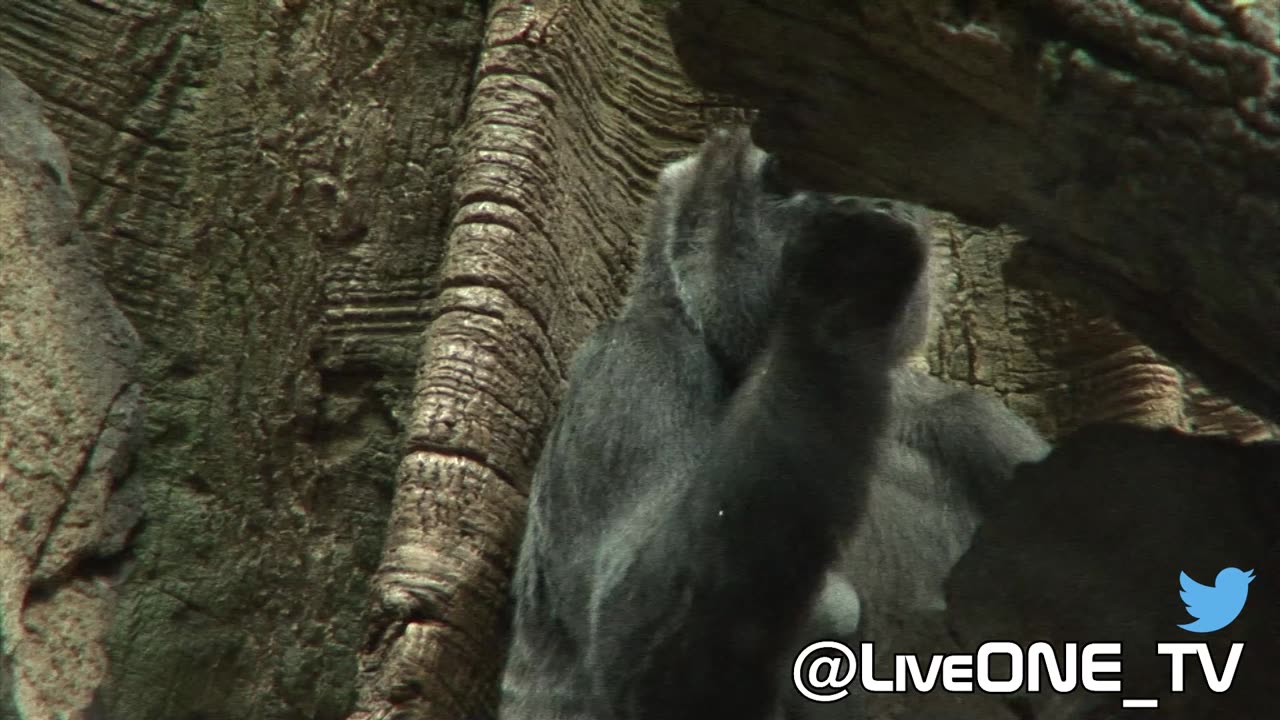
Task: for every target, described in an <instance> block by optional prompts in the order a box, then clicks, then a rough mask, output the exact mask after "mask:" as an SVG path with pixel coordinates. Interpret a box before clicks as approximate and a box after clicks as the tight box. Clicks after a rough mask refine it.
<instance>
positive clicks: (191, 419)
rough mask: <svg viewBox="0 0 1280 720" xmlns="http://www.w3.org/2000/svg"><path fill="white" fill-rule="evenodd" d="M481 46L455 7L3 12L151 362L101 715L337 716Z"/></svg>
mask: <svg viewBox="0 0 1280 720" xmlns="http://www.w3.org/2000/svg"><path fill="white" fill-rule="evenodd" d="M483 21H484V18H483V12H482V10H481V6H480V3H479V2H468V1H464V0H457V1H453V0H443V1H436V2H432V3H405V2H400V1H399V0H358V1H357V0H339V1H336V2H326V3H308V2H295V1H293V0H290V1H289V2H275V3H259V2H232V1H230V0H209V1H208V2H169V1H168V0H128V1H126V2H118V3H117V2H111V3H105V2H104V3H98V2H70V1H69V0H21V1H20V2H4V3H0V64H3V65H7V66H9V67H10V68H11V69H12V70H13V71H14V72H15V73H16V74H17V75H18V76H19V77H20V78H22V79H23V80H24V81H25V82H26V83H27V84H29V85H30V86H31V87H32V88H34V89H35V90H36V91H37V92H39V93H40V94H41V95H43V96H44V98H45V101H46V102H45V108H46V111H47V115H48V118H49V121H50V123H51V124H52V126H53V128H54V129H55V131H56V132H57V133H58V134H59V135H60V136H61V137H62V138H64V140H65V141H66V143H67V145H68V148H69V149H70V154H71V166H72V172H71V176H70V178H71V180H72V184H73V185H74V187H75V190H76V195H77V198H78V200H79V203H80V207H81V222H82V225H83V227H84V229H85V234H86V236H87V238H88V239H89V240H90V241H91V243H92V246H93V248H94V249H95V250H96V251H97V258H98V261H99V263H98V264H99V266H100V267H101V270H102V273H103V275H104V276H105V278H106V282H107V286H108V287H109V288H110V290H111V292H112V294H113V295H114V296H115V298H116V301H117V302H118V303H119V305H120V307H121V309H122V310H123V311H124V313H125V314H126V315H127V316H128V317H129V319H130V320H131V321H132V323H133V324H134V326H135V327H136V328H137V330H138V333H139V334H140V335H141V338H142V347H143V353H142V361H141V377H140V381H141V383H142V385H143V386H144V388H145V395H146V427H145V443H144V445H143V449H142V451H141V452H140V454H139V455H138V457H137V461H136V463H135V466H134V471H133V473H132V475H131V482H136V483H138V484H139V485H140V486H141V487H142V488H143V489H144V492H145V507H146V516H145V519H144V525H143V527H142V530H141V532H140V533H139V534H138V535H137V537H136V539H135V541H134V542H133V544H132V546H131V549H130V551H129V556H130V557H131V558H132V562H133V567H132V572H131V574H130V577H129V581H128V583H127V584H126V585H125V586H124V587H123V589H122V592H123V597H122V600H121V602H120V604H119V605H118V607H117V608H116V610H115V612H114V614H113V615H112V617H111V620H110V627H109V630H108V633H107V636H106V637H107V642H106V644H107V650H108V656H109V658H110V661H111V669H110V673H109V677H108V679H107V680H106V681H105V682H104V683H103V686H102V687H103V691H104V692H103V693H102V694H103V701H104V703H105V705H106V709H107V710H108V712H107V716H108V717H110V718H113V719H114V718H119V719H121V720H124V719H128V720H149V719H153V720H187V719H191V720H194V719H196V718H245V719H255V718H317V719H318V718H328V719H334V718H342V717H345V716H346V714H347V713H348V712H349V710H350V708H351V706H352V703H353V702H354V699H355V685H354V681H355V673H356V666H357V664H356V649H357V648H358V647H360V644H361V642H362V640H363V638H364V637H365V628H366V616H367V610H366V608H367V606H368V591H369V580H370V578H371V577H372V575H373V572H374V570H375V569H376V567H377V564H378V558H379V553H380V551H381V548H382V544H383V534H384V531H385V527H386V522H387V517H388V514H389V510H390V502H391V496H392V491H393V485H392V481H393V476H394V471H395V467H396V463H397V462H398V460H399V457H400V450H401V446H400V438H401V433H402V430H403V427H404V424H405V422H406V420H407V419H408V415H409V409H408V407H409V402H408V401H409V398H410V395H411V392H412V382H413V373H414V370H415V367H416V364H417V357H418V348H419V344H420V337H421V333H422V331H423V329H424V328H425V327H426V325H427V324H428V322H429V321H430V320H431V318H432V317H434V316H435V314H436V313H437V308H438V302H437V297H436V295H437V285H436V278H437V273H438V263H439V258H440V255H441V252H442V249H443V245H442V243H441V238H442V231H443V228H444V226H445V221H446V220H447V211H448V208H449V203H450V195H449V193H450V189H451V187H452V178H453V176H454V171H455V160H454V137H453V135H454V132H455V131H456V129H457V128H458V126H459V123H460V122H461V119H462V117H463V108H464V107H465V102H466V97H467V94H468V92H469V91H470V78H471V73H472V70H473V68H474V64H475V58H476V49H477V46H478V42H479V38H480V33H481V31H482V29H483ZM5 263H6V264H7V260H6V261H5ZM0 332H3V331H0ZM50 392H52V393H54V394H55V396H60V395H61V394H63V393H69V392H70V389H68V388H64V387H58V388H52V389H50ZM10 412H12V406H11V404H10V403H9V402H8V401H5V408H4V411H3V413H4V414H8V413H10ZM24 417H25V413H24ZM73 441H74V442H77V443H78V442H81V441H80V440H79V439H73V437H68V438H66V440H65V442H66V443H71V442H73ZM0 442H3V441H0ZM68 447H70V445H68ZM7 579H8V578H7V576H6V581H7ZM4 614H5V617H6V618H7V617H8V612H7V608H6V612H5V613H4ZM68 631H72V629H71V628H68ZM75 631H76V632H79V631H80V630H75ZM83 631H84V632H90V631H91V630H90V629H89V628H85V629H84V630H83ZM17 639H18V638H17V637H14V636H11V635H10V634H9V633H8V632H6V634H5V638H4V646H5V647H6V648H7V647H9V643H10V642H12V641H14V640H17ZM63 651H64V652H65V653H71V652H73V651H74V648H71V647H67V648H65V649H64V650H63ZM19 670H21V668H17V667H7V668H6V671H7V672H6V673H5V674H6V675H11V674H14V673H16V672H18V671H19ZM55 679H56V678H55ZM55 684H56V683H55ZM62 687H63V689H64V690H67V691H70V690H71V689H72V687H73V686H70V685H64V686H62ZM76 696H77V697H79V694H78V693H77V694H76ZM24 712H26V713H27V714H26V715H25V717H27V718H45V717H50V718H52V717H53V716H52V715H48V714H41V713H40V712H38V711H36V710H34V709H30V708H26V709H24Z"/></svg>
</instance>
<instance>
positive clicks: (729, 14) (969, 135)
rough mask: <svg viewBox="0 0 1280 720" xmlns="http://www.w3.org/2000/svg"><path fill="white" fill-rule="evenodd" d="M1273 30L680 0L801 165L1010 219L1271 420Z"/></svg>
mask: <svg viewBox="0 0 1280 720" xmlns="http://www.w3.org/2000/svg"><path fill="white" fill-rule="evenodd" d="M1278 31H1280V9H1278V8H1277V7H1276V5H1275V4H1274V3H1253V2H1237V1H1235V0H1212V1H1208V0H1205V1H1201V0H1197V1H1192V0H1116V1H1114V2H1088V1H1086V0H1030V1H1027V2H1023V1H1022V0H1019V1H1018V2H1004V1H999V0H984V1H980V2H960V1H959V0H913V1H911V2H900V3H833V2H829V1H827V0H799V1H794V2H793V1H792V0H760V1H758V2H752V3H739V2H730V1H728V0H686V1H685V2H682V3H681V4H680V11H679V12H678V13H677V14H676V15H675V16H674V22H673V32H674V34H675V37H676V45H677V47H678V49H679V51H680V52H681V56H682V60H683V62H684V67H685V68H686V69H687V70H688V72H689V73H690V75H691V77H692V78H693V79H694V80H695V81H696V82H697V83H699V84H701V85H703V86H705V87H707V88H709V89H712V90H715V91H719V92H732V93H735V94H737V95H739V96H740V97H742V98H744V100H745V102H746V103H748V104H749V105H752V106H755V107H759V108H761V109H762V116H761V119H760V120H759V122H758V123H757V125H756V133H757V137H758V139H759V141H760V142H761V143H762V144H763V145H764V146H765V147H766V148H767V149H770V150H773V151H775V152H777V153H778V154H779V156H780V157H781V158H782V160H783V165H784V167H786V168H787V169H789V170H790V171H791V172H793V173H794V174H795V175H796V176H797V177H799V178H801V179H802V180H804V181H806V182H808V183H811V184H813V185H815V186H817V187H823V188H840V189H842V190H850V191H857V192H870V193H875V194H887V195H895V196H902V197H907V198H910V199H914V200H918V201H922V202H924V203H925V204H927V205H930V206H933V207H939V208H943V209H947V210H951V211H954V212H956V213H957V214H959V215H960V216H961V217H964V218H968V219H970V220H974V221H977V222H980V223H992V222H995V221H1007V222H1010V223H1012V224H1013V225H1015V226H1016V227H1017V228H1018V229H1020V230H1022V231H1024V232H1025V233H1026V234H1027V235H1028V236H1029V237H1030V239H1031V242H1030V243H1029V244H1028V245H1027V246H1026V247H1024V248H1022V249H1021V251H1022V253H1023V257H1022V258H1021V261H1020V265H1019V268H1020V273H1017V274H1016V276H1017V277H1019V278H1021V281H1022V282H1023V283H1028V284H1035V285H1037V286H1040V287H1046V288H1050V289H1053V290H1056V291H1058V292H1060V293H1062V294H1064V295H1067V296H1070V297H1072V298H1075V299H1076V300H1078V301H1081V302H1085V303H1087V304H1089V305H1090V306H1092V307H1094V308H1096V309H1099V310H1103V311H1106V312H1108V313H1110V314H1112V315H1114V316H1115V317H1118V318H1120V319H1121V320H1122V321H1123V322H1124V323H1125V325H1126V326H1128V327H1131V328H1133V329H1135V330H1136V331H1137V332H1138V334H1139V335H1140V336H1141V337H1142V338H1143V339H1144V340H1146V341H1147V342H1149V343H1151V344H1152V345H1153V346H1154V347H1156V348H1157V349H1158V350H1160V351H1162V352H1163V353H1165V354H1166V355H1168V356H1169V357H1171V358H1173V359H1174V360H1175V361H1177V362H1179V363H1180V364H1182V365H1184V366H1186V367H1187V368H1189V369H1191V370H1193V371H1195V372H1196V373H1197V374H1198V375H1200V376H1201V377H1203V378H1204V379H1205V380H1206V381H1208V382H1209V384H1210V385H1211V386H1212V387H1215V388H1218V389H1219V390H1221V391H1224V392H1226V393H1228V394H1230V396H1231V397H1232V398H1233V399H1234V400H1236V401H1237V402H1239V403H1241V404H1244V405H1246V406H1248V407H1250V408H1251V409H1253V410H1255V411H1257V412H1260V413H1262V414H1264V415H1267V416H1269V417H1270V418H1271V419H1273V420H1275V419H1280V325H1277V323H1276V322H1275V318H1274V314H1275V308H1276V307H1277V305H1280V282H1277V278H1280V253H1276V252H1275V247H1274V245H1275V242H1274V241H1275V238H1276V237H1277V234H1278V233H1280V204H1277V201H1276V200H1275V198H1276V197H1277V196H1278V195H1280V175H1277V174H1276V173H1275V171H1274V168H1275V167H1276V164H1277V162H1280V73H1278V72H1277V68H1278V67H1280V64H1278V62H1280V42H1278V41H1277V39H1276V38H1277V32H1278Z"/></svg>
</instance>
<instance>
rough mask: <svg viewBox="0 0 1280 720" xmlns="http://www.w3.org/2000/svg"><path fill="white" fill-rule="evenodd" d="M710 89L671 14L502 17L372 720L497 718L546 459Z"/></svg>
mask: <svg viewBox="0 0 1280 720" xmlns="http://www.w3.org/2000/svg"><path fill="white" fill-rule="evenodd" d="M696 98H697V96H696V95H694V94H693V93H692V92H691V91H689V89H688V88H687V87H686V86H685V85H684V84H683V83H682V81H681V80H680V78H679V75H678V74H677V73H676V71H675V69H674V60H673V57H672V55H671V51H670V47H669V45H668V43H667V41H666V37H665V32H664V31H663V29H662V24H661V14H660V13H658V12H656V11H655V10H654V8H653V7H652V6H651V5H648V4H646V3H641V2H632V1H630V0H618V1H606V2H596V3H574V2H532V3H530V2H497V3H494V5H493V7H492V8H491V10H490V16H489V22H488V30H487V33H486V37H485V43H484V51H483V55H482V56H481V59H480V64H479V68H478V70H477V73H476V80H475V87H474V90H473V94H472V97H471V102H470V107H469V108H468V119H467V130H466V135H465V142H464V147H463V150H462V155H461V157H460V166H461V168H462V174H461V176H460V177H459V179H458V183H457V187H456V189H455V193H454V196H455V198H456V200H455V201H456V204H457V210H456V211H455V214H454V217H453V222H452V225H451V227H450V231H449V234H448V246H447V247H448V250H447V257H446V260H445V263H444V266H443V268H442V271H441V281H440V286H441V295H440V300H439V307H440V313H439V315H438V317H437V319H436V320H435V321H434V322H433V324H432V326H431V329H430V331H429V333H428V337H427V340H426V343H425V346H424V349H423V361H422V362H423V365H422V367H423V369H422V372H421V375H420V377H419V381H418V390H417V393H416V395H415V398H414V412H413V419H412V421H411V423H410V427H409V431H408V445H409V447H410V449H411V452H410V454H409V456H408V457H407V458H406V459H405V461H404V462H403V463H401V466H400V473H399V477H398V482H397V488H398V489H397V496H396V500H395V507H394V510H393V514H392V520H391V526H390V529H389V533H388V540H387V546H386V550H385V552H384V556H383V562H382V566H381V568H380V570H379V572H378V577H377V584H376V591H377V601H376V602H377V606H378V607H377V609H376V610H375V620H374V626H373V637H372V638H371V641H370V650H369V652H367V653H366V655H365V657H364V662H363V676H362V678H361V686H362V697H361V702H360V709H361V712H359V713H357V715H355V716H354V717H357V718H373V717H377V718H382V717H391V716H394V717H413V718H432V719H435V718H438V719H440V720H456V719H457V718H467V717H473V716H484V715H485V714H486V713H489V712H492V707H493V701H494V699H495V697H496V696H495V695H494V688H495V682H496V678H497V673H498V670H499V668H500V665H501V662H502V659H503V656H504V644H505V641H506V636H505V632H504V630H503V628H504V625H505V620H504V618H505V616H506V612H507V609H508V608H507V603H506V588H507V582H508V578H509V576H510V573H511V569H512V566H511V563H512V560H513V558H514V552H515V548H516V544H517V543H518V542H519V538H520V534H521V530H522V525H523V514H524V498H525V496H526V495H527V492H528V482H529V478H530V476H531V474H532V468H533V463H534V462H535V460H536V459H537V455H538V451H539V449H540V447H541V442H542V436H543V434H544V433H545V431H546V429H547V424H548V422H549V420H550V417H551V415H552V413H554V410H555V405H556V402H557V401H558V399H559V396H560V393H561V383H562V382H563V379H564V375H565V373H566V370H567V367H566V366H567V363H568V361H569V358H570V356H571V354H572V352H573V350H574V349H576V347H577V345H578V343H579V342H581V340H582V339H583V337H585V335H586V333H587V332H588V331H589V330H590V329H591V328H593V327H594V326H595V324H596V323H598V322H599V321H600V320H601V319H603V318H604V317H606V316H607V315H608V314H610V313H612V312H613V311H614V310H615V309H616V307H617V304H618V300H619V299H620V297H621V295H622V293H623V292H624V290H625V288H626V285H627V282H628V280H629V277H630V270H631V268H632V267H633V266H634V264H635V261H636V252H635V247H636V245H635V240H636V239H637V237H638V235H639V233H641V232H643V230H644V223H643V220H644V216H643V204H644V203H645V201H646V200H647V198H648V194H649V191H650V189H651V187H652V182H653V179H654V178H655V177H656V171H657V168H658V167H659V166H661V165H662V164H663V163H665V162H666V161H669V160H672V159H674V158H675V157H677V156H679V155H681V154H683V153H684V152H687V150H688V148H689V147H690V145H691V143H692V141H693V140H694V139H695V138H696V137H697V136H698V135H699V132H698V130H699V129H700V128H701V126H703V125H705V122H704V121H703V119H702V113H701V112H700V109H699V107H698V105H697V103H696V102H695V100H696Z"/></svg>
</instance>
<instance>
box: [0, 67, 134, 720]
mask: <svg viewBox="0 0 1280 720" xmlns="http://www.w3.org/2000/svg"><path fill="white" fill-rule="evenodd" d="M70 173H71V169H70V167H69V165H68V162H67V155H66V151H65V150H64V149H63V146H62V143H61V142H60V141H59V140H58V139H57V138H56V137H55V136H54V134H53V133H52V132H51V131H50V130H49V128H48V126H46V125H45V122H44V119H43V117H42V115H41V106H40V100H39V98H38V97H37V96H36V94H35V93H34V92H32V91H31V90H30V89H28V88H27V87H26V86H25V85H23V84H22V83H20V82H19V81H18V80H17V78H15V77H14V76H13V75H12V74H10V73H9V72H8V71H7V70H5V69H4V68H2V67H0V717H13V716H14V715H15V714H17V715H18V716H19V717H21V718H23V720H55V718H66V717H71V716H77V717H78V713H79V712H81V711H83V710H84V709H86V708H87V707H89V705H90V704H91V703H92V702H93V696H94V692H95V691H96V690H97V688H98V686H99V685H100V684H101V683H102V682H103V680H104V679H105V678H106V675H107V658H106V651H105V648H104V644H103V640H104V637H105V635H106V633H107V631H108V629H109V627H110V622H111V617H112V612H113V610H114V602H115V600H116V596H117V593H116V581H117V580H118V579H119V578H118V574H119V571H120V570H121V569H122V565H123V564H124V563H126V562H127V560H128V555H127V553H126V552H125V546H126V542H127V540H128V536H129V535H130V533H132V532H133V530H134V527H135V524H136V523H137V520H138V517H139V515H140V514H141V511H142V504H141V497H140V496H139V494H138V493H137V492H134V490H135V489H136V483H130V484H129V486H128V487H125V486H121V483H122V482H123V480H124V478H125V475H126V470H127V468H128V464H129V460H130V453H131V452H132V450H133V449H134V446H135V445H136V441H137V440H138V435H139V432H138V431H139V430H140V428H141V420H142V418H141V413H140V410H141V402H140V396H141V388H140V387H139V384H138V382H137V362H138V336H137V334H136V333H134V331H133V328H132V327H131V326H130V325H129V322H128V321H127V320H126V319H125V318H124V315H122V314H121V313H120V311H119V310H118V309H117V308H116V306H115V303H114V301H113V300H112V299H111V296H110V295H109V294H108V293H107V289H106V286H105V285H104V284H103V282H102V277H101V275H100V274H99V272H98V270H97V268H96V267H94V264H93V261H92V252H91V249H90V247H89V245H88V243H86V242H85V240H84V237H83V236H82V235H81V234H80V231H79V229H78V227H77V226H78V218H77V216H76V203H75V198H74V197H73V196H72V193H71V187H70V185H69V182H70Z"/></svg>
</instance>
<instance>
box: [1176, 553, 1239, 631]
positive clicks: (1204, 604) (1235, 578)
mask: <svg viewBox="0 0 1280 720" xmlns="http://www.w3.org/2000/svg"><path fill="white" fill-rule="evenodd" d="M1178 581H1179V582H1180V583H1182V592H1180V593H1178V595H1179V596H1180V597H1181V598H1182V602H1184V603H1186V604H1187V613H1188V614H1189V615H1191V616H1192V617H1194V618H1196V621H1195V622H1191V623H1187V624H1186V625H1179V626H1178V627H1180V628H1182V629H1183V630H1190V631H1191V632H1194V633H1210V632H1213V631H1214V630H1221V629H1222V628H1224V627H1226V626H1228V625H1230V624H1231V621H1232V620H1235V619H1236V616H1237V615H1239V614H1240V611H1241V610H1243V609H1244V601H1245V598H1247V597H1249V583H1251V582H1253V571H1252V570H1238V569H1236V568H1227V569H1225V570H1223V571H1222V572H1220V573H1218V579H1217V580H1214V581H1213V585H1201V584H1200V583H1198V582H1196V581H1195V580H1192V579H1191V577H1190V576H1189V575H1187V574H1186V573H1185V572H1184V573H1181V574H1179V576H1178Z"/></svg>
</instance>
